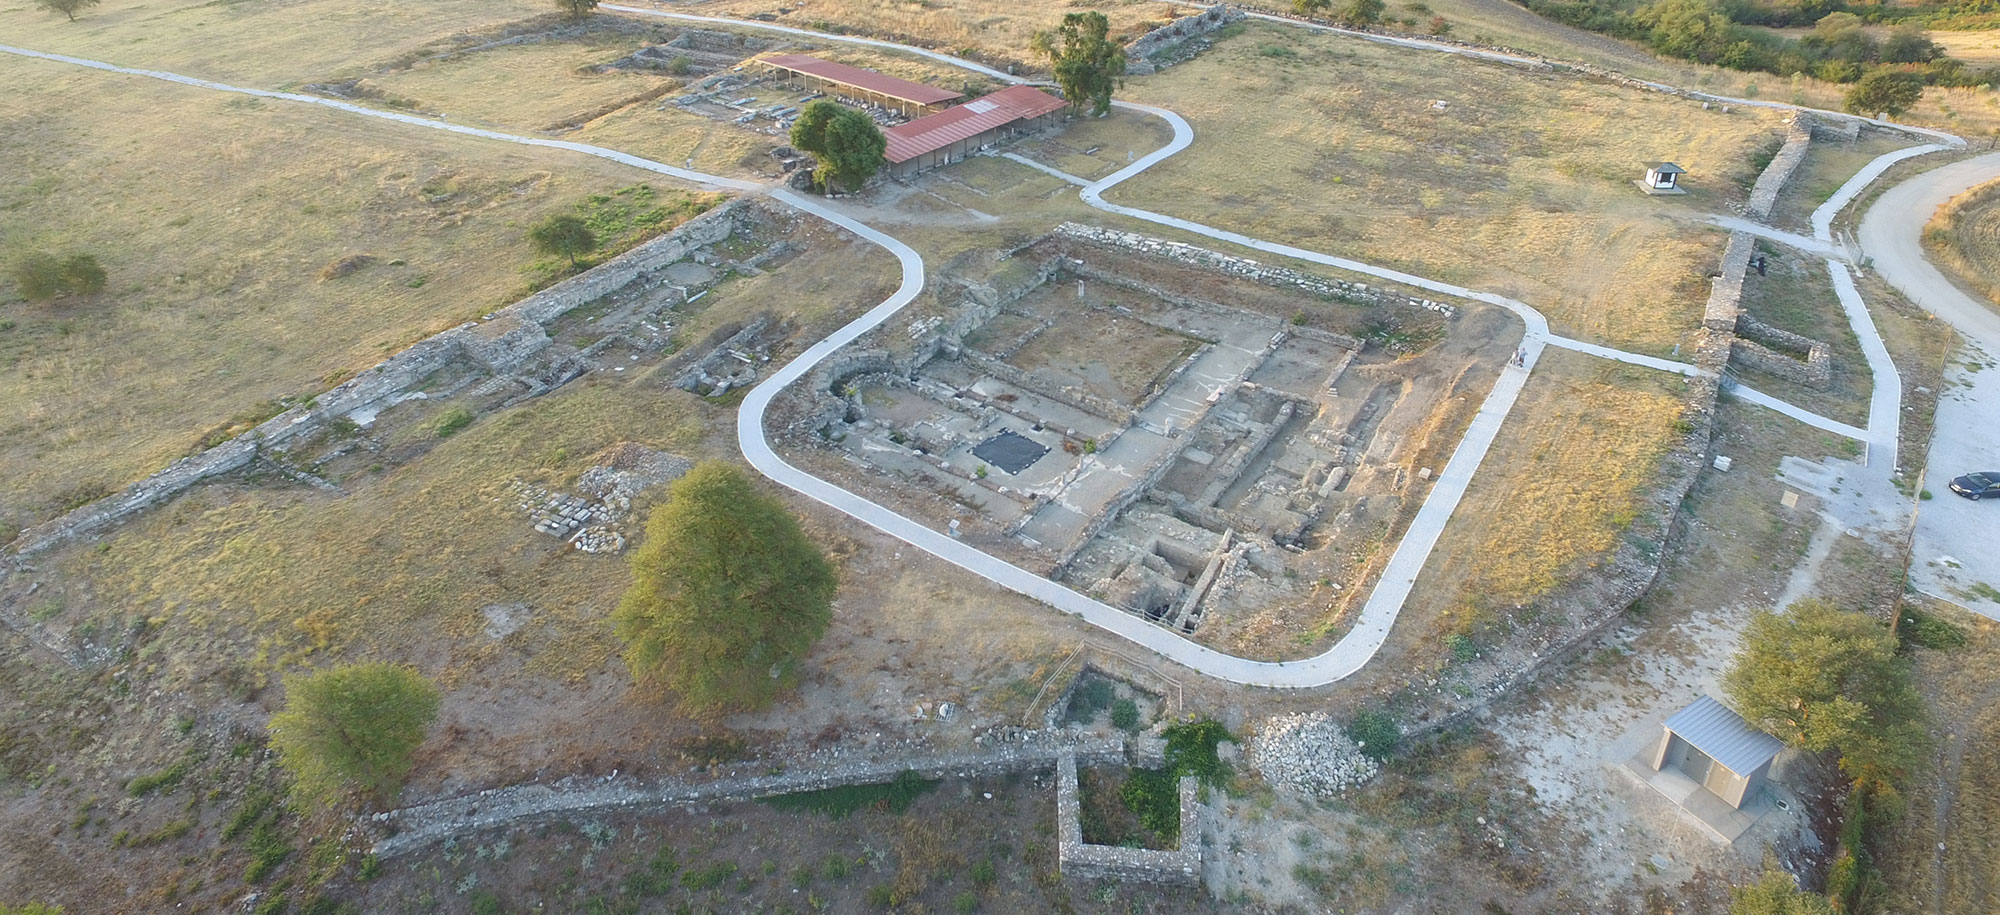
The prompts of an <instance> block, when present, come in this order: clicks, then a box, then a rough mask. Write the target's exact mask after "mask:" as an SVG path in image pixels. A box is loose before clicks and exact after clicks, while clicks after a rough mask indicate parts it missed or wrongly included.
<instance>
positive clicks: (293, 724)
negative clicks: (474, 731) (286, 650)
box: [270, 662, 441, 804]
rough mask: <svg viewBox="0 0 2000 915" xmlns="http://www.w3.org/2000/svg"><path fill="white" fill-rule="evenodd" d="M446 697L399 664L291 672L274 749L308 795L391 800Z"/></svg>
mask: <svg viewBox="0 0 2000 915" xmlns="http://www.w3.org/2000/svg"><path fill="white" fill-rule="evenodd" d="M440 701H441V698H440V696H439V695H438V689H437V687H436V686H433V685H432V684H431V682H430V681H429V680H426V679H424V678H423V676H422V675H421V674H419V673H417V672H416V671H415V670H412V669H410V668H408V667H405V666H402V665H400V664H385V663H375V662H371V663H364V664H352V665H348V666H345V667H334V668H329V669H327V670H321V671H315V672H313V673H309V674H300V675H293V676H288V677H286V678H285V708H284V710H283V711H280V712H279V713H278V714H276V715H273V716H271V723H270V732H271V747H272V748H273V749H275V750H277V751H278V764H279V765H280V766H283V767H284V769H285V771H287V772H289V773H291V776H292V782H293V786H294V790H295V791H297V792H298V793H299V794H300V795H301V796H302V797H305V798H308V799H311V800H315V801H319V802H322V803H328V804H331V803H334V802H337V801H338V800H340V799H341V798H343V797H345V796H347V795H349V794H352V793H354V792H357V791H358V792H360V793H363V794H366V795H370V796H372V797H374V798H376V799H381V800H386V799H388V798H390V797H394V796H395V794H396V792H397V791H398V790H399V789H401V788H402V785H403V778H404V776H406V775H408V774H409V773H410V766H411V764H412V758H413V756H414V754H415V753H416V750H417V747H418V746H419V745H421V744H422V743H423V742H424V735H425V734H427V733H428V732H429V731H430V728H431V722H432V721H433V720H435V719H436V718H437V712H438V705H439V704H440Z"/></svg>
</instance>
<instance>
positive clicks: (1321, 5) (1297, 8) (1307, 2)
mask: <svg viewBox="0 0 2000 915" xmlns="http://www.w3.org/2000/svg"><path fill="white" fill-rule="evenodd" d="M1331 6H1333V0H1292V12H1294V13H1297V14H1299V15H1301V16H1317V15H1319V14H1320V13H1324V12H1326V11H1327V8H1328V7H1331Z"/></svg>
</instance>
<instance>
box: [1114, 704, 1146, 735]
mask: <svg viewBox="0 0 2000 915" xmlns="http://www.w3.org/2000/svg"><path fill="white" fill-rule="evenodd" d="M1111 726H1112V727H1115V728H1117V729H1119V730H1121V731H1136V730H1138V729H1139V703H1137V702H1134V701H1132V700H1130V699H1120V700H1118V701H1117V702H1114V703H1112V704H1111Z"/></svg>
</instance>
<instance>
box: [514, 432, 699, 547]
mask: <svg viewBox="0 0 2000 915" xmlns="http://www.w3.org/2000/svg"><path fill="white" fill-rule="evenodd" d="M602 460H603V461H604V463H603V464H599V465H597V466H594V467H591V468H590V469H588V470H585V471H584V472H583V473H581V474H579V475H578V476H577V479H576V488H577V489H578V490H579V491H581V492H583V493H584V495H581V496H579V495H574V494H571V493H566V492H561V491H558V490H551V489H549V488H547V487H543V486H537V485H534V484H532V483H527V482H523V481H520V480H516V481H514V483H513V485H512V486H510V487H508V490H507V495H506V496H504V497H502V498H501V500H500V501H503V502H512V503H513V505H514V507H515V508H516V509H517V510H519V511H521V512H522V513H524V514H526V515H527V516H528V518H529V519H530V520H531V521H533V522H534V525H535V530H538V531H541V532H542V533H544V534H547V535H549V536H551V537H561V538H562V539H563V540H565V541H567V542H568V543H569V544H570V545H571V546H573V547H575V548H577V549H578V550H580V551H582V552H585V553H616V552H618V551H620V550H623V549H625V533H624V531H623V530H621V529H620V527H619V522H620V521H621V520H623V519H624V517H625V515H626V514H627V513H629V512H630V511H631V510H632V499H633V498H634V497H635V496H637V495H639V494H640V493H642V492H644V491H646V490H648V489H651V488H653V487H655V486H658V485H660V484H662V483H667V482H671V481H673V480H676V479H679V478H680V477H681V475H682V474H685V473H687V472H688V469H689V468H691V467H693V466H694V464H693V462H691V461H689V460H688V459H686V458H683V457H678V456H676V455H672V454H668V453H666V452H664V451H654V450H653V449H651V448H647V447H645V446H643V445H638V444H634V443H632V442H626V443H624V444H621V445H615V446H613V447H612V448H611V449H610V450H609V451H607V452H606V453H605V454H604V455H603V457H602Z"/></svg>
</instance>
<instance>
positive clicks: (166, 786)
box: [125, 759, 191, 797]
mask: <svg viewBox="0 0 2000 915" xmlns="http://www.w3.org/2000/svg"><path fill="white" fill-rule="evenodd" d="M190 765H191V760H188V759H182V760H181V761H180V762H177V763H174V764H173V765H171V766H168V767H167V768H165V769H162V770H160V771H158V772H155V773H153V774H151V775H141V776H139V777H138V778H135V779H133V780H131V781H130V782H127V783H126V785H125V791H126V793H127V794H130V795H132V796H133V797H145V796H146V795H148V794H152V793H153V792H156V791H171V790H173V788H174V786H176V785H179V784H180V783H181V779H184V778H186V777H187V774H188V767H189V766H190Z"/></svg>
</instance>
